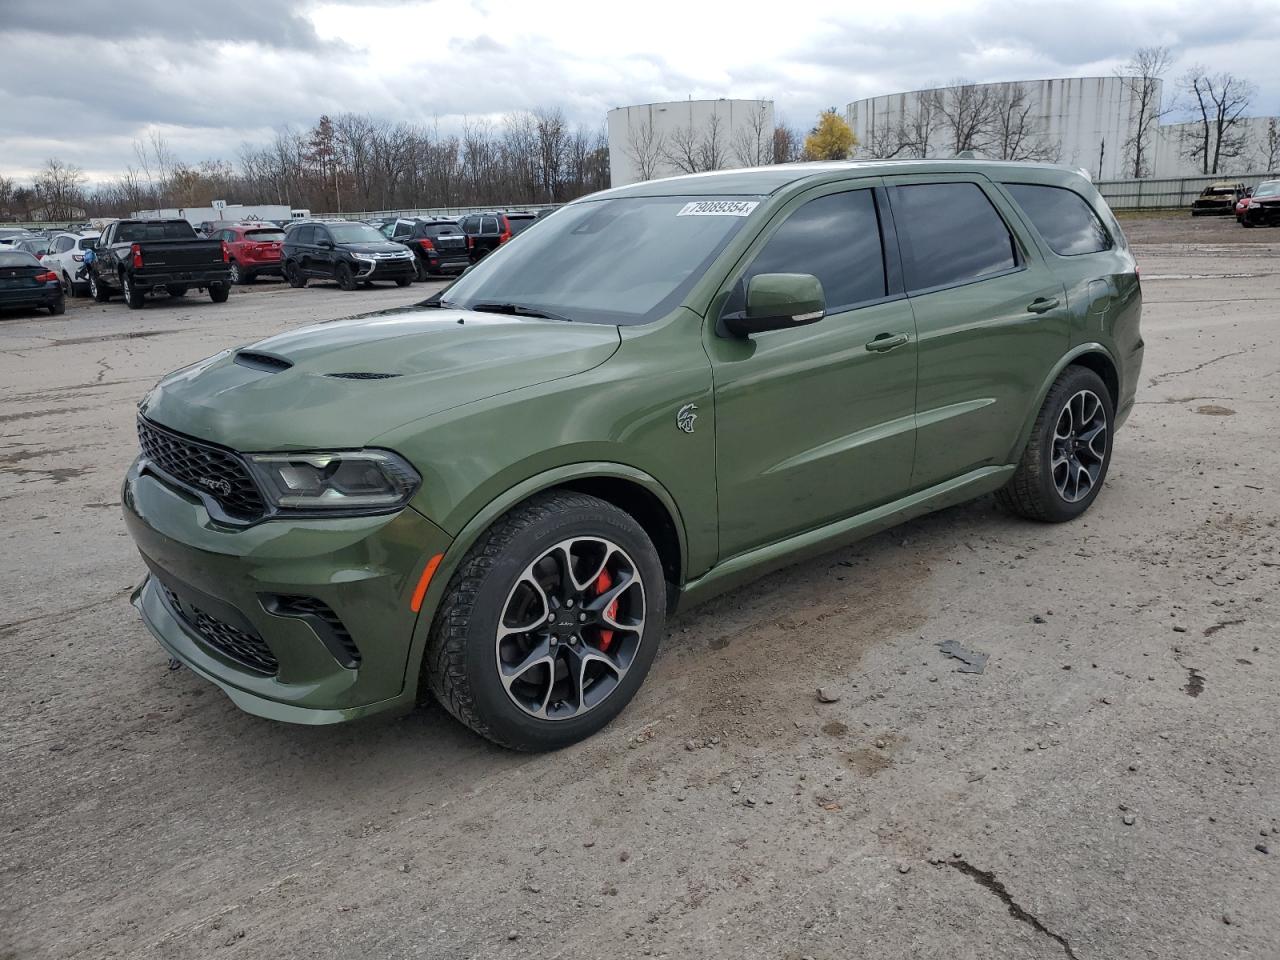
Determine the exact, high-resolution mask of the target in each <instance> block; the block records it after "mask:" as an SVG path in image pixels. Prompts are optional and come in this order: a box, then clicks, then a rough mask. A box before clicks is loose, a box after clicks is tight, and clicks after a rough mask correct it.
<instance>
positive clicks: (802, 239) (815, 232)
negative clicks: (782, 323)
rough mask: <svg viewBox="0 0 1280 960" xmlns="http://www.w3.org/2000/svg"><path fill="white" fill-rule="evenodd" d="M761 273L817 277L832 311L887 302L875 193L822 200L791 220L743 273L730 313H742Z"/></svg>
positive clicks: (859, 192)
mask: <svg viewBox="0 0 1280 960" xmlns="http://www.w3.org/2000/svg"><path fill="white" fill-rule="evenodd" d="M761 273H811V274H813V275H814V276H815V277H817V278H818V280H819V281H821V283H822V291H823V293H824V294H825V295H826V300H827V312H828V313H835V312H837V311H840V310H847V309H849V308H850V307H854V306H857V305H858V304H861V303H867V302H868V301H871V300H879V299H881V298H883V297H884V296H885V293H886V288H885V269H884V249H883V247H882V246H881V243H880V220H879V217H878V216H877V213H876V202H875V197H874V196H873V195H872V192H871V191H870V190H851V191H849V192H847V193H833V194H831V195H830V196H826V197H818V198H817V199H816V200H810V201H809V202H808V203H806V204H805V205H804V206H802V207H800V208H799V209H798V210H796V211H795V212H794V213H792V214H791V215H790V216H789V217H787V219H786V221H785V222H784V223H783V224H782V226H780V227H779V228H778V230H777V231H776V232H775V233H774V235H773V236H772V237H770V238H769V240H768V242H767V243H766V244H765V245H764V248H763V249H762V250H761V251H760V253H759V254H757V255H756V258H755V260H754V261H752V263H751V266H750V267H749V268H748V269H747V272H746V273H745V274H744V275H743V277H742V281H741V283H739V285H738V287H737V288H736V289H735V291H734V294H733V296H732V297H731V298H730V302H729V304H728V305H727V309H728V310H730V311H734V310H741V309H743V307H744V306H745V296H746V295H745V291H746V288H747V284H749V283H750V282H751V278H752V277H754V276H757V275H758V274H761Z"/></svg>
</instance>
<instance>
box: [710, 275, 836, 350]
mask: <svg viewBox="0 0 1280 960" xmlns="http://www.w3.org/2000/svg"><path fill="white" fill-rule="evenodd" d="M826 312H827V301H826V295H825V294H824V293H823V291H822V281H820V280H819V279H818V278H817V277H815V276H814V275H813V274H811V273H759V274H756V275H755V276H754V277H752V278H751V281H750V283H748V284H747V308H746V309H745V310H743V311H741V312H740V313H731V314H727V315H726V316H725V317H724V318H723V319H722V322H723V324H724V327H725V329H726V330H728V331H729V333H730V334H732V335H733V336H735V337H749V336H751V335H752V334H756V333H764V332H766V331H768V330H787V329H790V328H791V327H802V326H805V325H807V324H810V323H817V322H818V321H819V320H821V319H822V318H823V317H824V316H825V315H826Z"/></svg>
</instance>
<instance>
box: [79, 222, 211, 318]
mask: <svg viewBox="0 0 1280 960" xmlns="http://www.w3.org/2000/svg"><path fill="white" fill-rule="evenodd" d="M88 272H89V292H90V293H91V294H92V295H93V299H95V300H97V301H98V302H100V303H105V302H106V301H107V300H109V299H111V296H112V294H113V293H115V292H116V291H117V290H118V291H119V292H120V293H121V294H123V296H124V300H125V303H126V304H128V305H129V308H130V309H132V310H139V309H141V308H142V306H143V305H144V304H145V302H146V295H147V294H148V293H153V292H155V291H157V290H162V289H163V290H165V291H166V292H168V294H169V296H171V297H181V296H184V295H185V294H186V293H187V291H188V290H190V289H191V288H192V287H198V288H200V289H201V290H204V289H207V290H208V291H209V298H210V299H211V300H213V302H214V303H225V302H226V300H227V296H228V295H229V294H230V292H231V280H230V276H231V271H230V268H229V267H228V265H227V262H226V259H225V258H224V254H223V249H222V242H221V241H220V240H208V239H201V238H199V237H197V236H196V231H195V228H194V227H192V226H191V224H190V223H188V222H187V221H186V220H114V221H112V222H111V223H109V224H107V227H106V229H104V230H103V231H102V236H100V237H99V238H98V241H97V243H96V244H95V247H94V258H93V264H92V266H91V267H90V268H89V271H88Z"/></svg>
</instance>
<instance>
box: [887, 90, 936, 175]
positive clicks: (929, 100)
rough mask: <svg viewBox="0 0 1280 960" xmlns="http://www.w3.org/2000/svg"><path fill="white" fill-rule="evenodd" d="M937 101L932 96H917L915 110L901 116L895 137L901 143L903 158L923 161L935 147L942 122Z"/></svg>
mask: <svg viewBox="0 0 1280 960" xmlns="http://www.w3.org/2000/svg"><path fill="white" fill-rule="evenodd" d="M937 99H938V98H937V97H936V96H934V95H932V94H923V95H919V96H917V97H916V103H915V108H914V109H913V110H912V111H911V112H910V113H907V114H905V115H904V116H903V118H902V122H901V123H900V124H899V126H898V128H897V131H896V133H895V136H896V137H897V139H898V140H899V141H901V143H902V145H903V151H902V152H903V153H904V155H905V156H908V157H913V158H915V159H917V160H924V159H926V158H928V157H929V155H930V152H931V151H932V150H933V148H934V147H935V145H936V143H935V140H936V137H937V135H938V134H939V133H940V128H941V121H942V117H941V114H940V112H939V111H938V109H937Z"/></svg>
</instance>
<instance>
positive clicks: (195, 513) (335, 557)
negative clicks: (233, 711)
mask: <svg viewBox="0 0 1280 960" xmlns="http://www.w3.org/2000/svg"><path fill="white" fill-rule="evenodd" d="M122 501H123V510H124V518H125V524H126V526H127V527H128V529H129V533H130V535H131V536H132V537H133V539H134V542H135V543H136V545H137V547H138V550H139V552H140V553H141V554H142V557H143V559H144V560H145V561H146V563H147V566H148V567H149V568H150V571H151V572H150V573H149V574H148V576H147V578H146V579H145V580H144V581H143V583H142V584H141V585H140V586H139V588H138V589H137V591H135V593H134V597H133V602H134V605H135V606H136V607H137V608H138V611H139V613H140V614H141V615H142V619H143V622H144V623H146V625H147V627H148V628H149V629H150V630H151V632H152V634H153V635H154V636H155V637H156V639H157V640H158V641H159V642H160V644H161V646H162V647H164V649H165V650H166V651H167V652H168V653H169V655H170V656H173V657H176V658H177V659H178V660H180V661H181V662H182V663H184V664H186V665H187V666H188V667H190V668H191V669H192V671H194V672H195V673H197V674H198V675H200V676H202V677H204V678H206V679H208V680H210V681H212V682H213V683H215V684H217V685H218V686H219V687H220V688H222V690H223V691H224V692H225V693H226V694H227V696H229V697H230V698H231V699H232V700H233V701H234V702H235V703H236V704H237V705H238V706H239V707H241V708H242V709H244V710H246V711H248V712H249V713H253V714H256V715H258V716H263V717H268V718H271V719H274V720H284V721H289V722H292V723H310V724H316V723H336V722H339V721H343V720H350V719H354V718H356V717H360V716H365V715H367V714H371V713H376V712H380V711H383V710H388V709H393V708H397V707H405V708H407V707H409V706H411V705H412V704H413V701H414V697H415V693H416V679H417V678H416V677H409V676H408V675H407V668H408V665H409V659H410V657H409V654H410V646H411V643H412V638H413V632H414V626H415V624H416V622H417V618H418V615H417V614H416V613H414V612H413V611H412V610H411V609H410V603H411V599H412V595H413V591H414V588H415V587H416V586H417V581H418V577H419V575H420V574H421V572H422V569H423V567H424V566H425V564H426V562H427V559H428V558H429V557H431V556H434V555H435V554H437V553H443V552H444V551H445V550H446V549H447V547H448V545H449V542H450V541H449V537H448V535H447V534H445V533H444V532H443V531H442V530H440V529H439V528H438V527H436V526H435V525H434V524H432V523H431V522H430V521H428V520H427V519H426V518H424V517H423V516H422V515H421V514H419V513H417V512H416V511H414V510H412V509H410V508H406V509H404V510H402V511H400V512H399V513H396V514H392V515H384V516H374V517H347V518H338V517H335V518H331V519H323V518H322V519H298V520H284V519H274V520H268V521H264V522H262V523H258V524H255V525H254V526H250V527H247V528H245V527H241V528H233V527H228V526H226V525H224V524H219V523H218V522H217V521H216V520H214V519H213V518H212V517H210V515H209V513H208V511H207V510H206V509H205V507H204V505H203V503H201V502H200V501H199V499H197V498H195V497H192V496H190V495H189V494H186V493H185V492H182V491H179V490H176V489H173V488H171V487H169V486H168V485H167V484H165V483H163V482H162V481H161V480H159V479H158V478H156V477H154V476H152V475H151V474H149V473H146V472H144V471H142V470H141V469H140V465H139V463H137V462H135V464H134V465H133V467H132V468H131V469H130V471H129V474H128V476H127V477H126V479H125V483H124V490H123V495H122ZM175 597H176V598H177V602H176V603H175V599H174V598H175ZM282 597H283V598H297V597H304V598H312V599H314V600H316V601H319V602H321V603H322V604H324V605H325V606H327V608H328V609H329V610H330V611H332V613H333V614H334V615H336V617H337V618H338V620H339V621H340V623H341V626H342V627H343V628H344V629H345V630H346V632H347V633H348V634H349V637H350V640H351V641H352V643H353V644H354V646H355V648H356V650H357V651H358V657H357V658H356V660H355V662H354V663H353V662H352V660H351V658H344V657H342V656H341V651H338V652H337V653H336V654H335V650H337V648H336V646H335V644H334V643H333V642H332V638H331V637H329V636H327V635H325V631H324V630H323V625H322V624H317V621H315V620H313V619H310V618H307V617H300V616H297V615H287V614H283V613H282V611H281V607H280V605H279V602H278V601H279V598H282ZM193 611H196V612H197V614H199V613H204V614H206V615H208V616H209V617H212V618H213V620H214V621H216V622H217V623H220V624H222V625H223V626H227V625H231V626H234V627H236V628H237V631H238V633H239V634H241V635H253V636H256V637H257V638H259V640H260V642H261V644H262V645H265V648H266V649H267V650H269V657H270V659H271V660H273V661H274V663H275V669H274V672H271V668H265V669H264V668H263V667H262V666H261V664H259V665H258V666H257V668H255V667H254V666H251V665H250V664H248V663H246V662H245V660H244V659H243V658H238V657H236V656H235V655H234V651H231V652H229V648H228V647H227V646H226V645H225V644H221V643H218V642H211V641H210V636H209V634H208V633H206V632H202V630H201V629H197V618H195V617H193V616H192V612H193ZM201 622H205V621H201ZM344 659H345V660H346V662H345V663H344V662H342V661H343V660H344Z"/></svg>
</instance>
